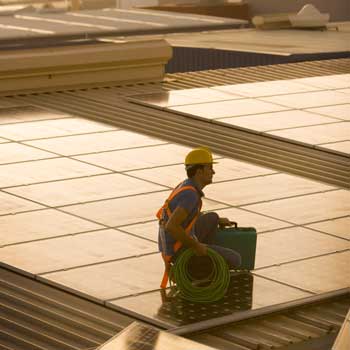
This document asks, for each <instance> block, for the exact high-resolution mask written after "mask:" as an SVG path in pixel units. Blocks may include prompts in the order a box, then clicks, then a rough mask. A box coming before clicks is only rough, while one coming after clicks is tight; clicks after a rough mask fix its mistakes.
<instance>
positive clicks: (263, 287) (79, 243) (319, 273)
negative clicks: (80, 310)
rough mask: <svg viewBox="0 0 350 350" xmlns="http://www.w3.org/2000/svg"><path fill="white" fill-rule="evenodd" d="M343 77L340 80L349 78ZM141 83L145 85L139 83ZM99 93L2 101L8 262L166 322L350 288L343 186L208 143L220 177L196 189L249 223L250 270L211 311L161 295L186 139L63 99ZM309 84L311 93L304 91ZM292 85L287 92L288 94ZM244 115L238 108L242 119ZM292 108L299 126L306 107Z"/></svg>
mask: <svg viewBox="0 0 350 350" xmlns="http://www.w3.org/2000/svg"><path fill="white" fill-rule="evenodd" d="M339 78H340V80H339V79H336V81H342V82H343V79H342V77H341V76H339ZM324 79H325V80H322V84H321V85H316V89H317V90H322V91H323V90H327V93H326V95H327V96H333V95H334V92H333V90H334V89H341V90H345V91H341V92H339V91H336V94H337V95H338V94H340V95H339V96H341V97H342V98H343V99H347V98H348V93H347V89H348V88H349V86H348V87H347V86H341V87H339V86H335V87H334V86H329V85H328V86H327V88H326V89H325V85H324V84H332V83H333V82H334V78H333V77H329V79H328V80H327V77H324ZM318 81H319V80H318ZM276 84H277V85H278V83H276ZM288 84H290V82H288ZM314 85H315V84H311V85H309V84H306V85H303V87H304V86H305V87H306V86H307V88H306V89H309V86H311V87H312V86H314ZM284 86H286V85H283V86H282V85H280V86H279V89H281V90H283V89H284ZM288 86H289V85H288ZM293 86H294V85H293ZM254 87H255V88H256V89H254ZM260 87H261V85H259V83H256V85H254V84H253V85H252V86H251V87H250V88H251V89H249V91H258V92H259V94H260V92H261V91H262V90H261V88H260ZM236 88H239V86H238V85H236ZM274 88H275V89H276V88H277V89H278V87H276V86H275V87H274ZM142 89H143V90H144V91H145V92H147V86H144V87H142ZM269 89H270V90H269V91H271V88H270V87H269ZM311 89H312V88H311ZM131 90H132V88H131ZM329 90H332V91H329ZM139 91H140V89H135V93H134V94H130V93H129V95H137V94H139V93H140V92H139ZM151 91H154V87H152V85H150V92H151ZM214 91H216V90H214ZM217 91H219V90H217ZM129 92H130V90H129ZM94 93H95V91H94V90H93V89H91V90H89V89H87V90H81V91H78V92H68V91H67V93H66V94H65V96H63V95H62V94H61V95H60V94H59V93H57V94H52V96H50V95H48V94H35V95H27V96H13V97H11V98H8V97H2V98H1V99H0V123H1V125H0V163H1V165H0V188H1V190H0V199H1V200H0V242H1V248H0V260H1V261H2V264H4V265H5V266H11V268H14V269H16V270H19V271H21V272H22V273H26V274H29V275H30V276H33V277H35V278H37V279H40V280H42V281H45V282H46V283H49V284H54V285H56V286H59V287H60V288H63V289H65V290H68V291H71V292H73V293H75V294H78V295H82V296H84V297H87V298H90V299H92V300H94V301H97V302H101V303H105V304H106V305H107V306H108V307H112V308H113V307H115V308H118V309H120V308H122V309H124V310H125V309H126V310H129V312H132V313H133V314H137V315H139V317H140V318H141V319H142V318H144V319H147V320H150V321H151V322H153V323H154V324H157V325H162V326H163V327H165V328H171V327H174V326H179V325H185V324H189V323H194V322H197V321H200V320H204V319H208V318H215V317H218V316H221V315H227V314H232V313H234V312H244V311H245V310H251V309H259V308H263V307H268V306H271V305H276V304H279V303H284V302H289V301H294V300H297V299H301V298H304V297H308V296H312V295H316V294H320V293H324V292H329V291H335V290H338V289H341V288H347V287H348V280H349V278H348V276H349V257H350V247H349V239H350V230H349V226H350V215H349V214H350V193H349V191H348V190H346V189H342V188H338V187H336V186H332V185H329V184H326V183H321V182H316V181H312V180H310V179H307V178H302V177H298V176H294V175H290V174H286V173H282V172H280V171H276V170H274V169H269V168H266V167H261V166H257V165H253V164H250V163H246V162H243V161H239V160H236V159H232V158H227V157H226V158H225V157H223V156H222V155H220V154H215V157H216V159H217V160H218V162H219V163H218V164H217V165H216V168H215V170H216V175H215V177H214V183H213V184H212V185H210V186H208V187H207V188H205V190H204V192H205V194H206V199H205V201H204V210H215V211H216V212H218V214H219V215H220V216H226V217H229V218H230V219H232V220H235V221H237V222H238V223H239V225H240V226H254V227H256V229H257V232H258V245H257V255H256V266H255V270H254V271H253V273H252V274H251V275H248V276H246V275H242V276H236V278H235V279H233V281H232V286H231V287H232V293H231V294H230V295H229V296H227V297H226V299H224V300H223V301H222V302H219V303H216V304H214V305H211V306H208V307H206V308H205V309H201V307H199V306H198V305H185V304H184V303H183V302H181V301H179V302H178V303H175V304H174V303H172V304H169V303H166V301H167V295H164V293H161V291H160V290H159V284H160V279H161V276H162V273H163V263H162V260H161V257H160V255H159V253H158V252H157V243H156V240H157V221H156V219H155V213H156V211H157V209H158V208H159V207H160V206H161V205H162V203H163V201H164V200H165V199H166V198H167V195H168V193H169V191H170V190H171V188H172V187H173V186H175V185H176V184H177V183H178V182H180V181H181V180H182V179H184V177H185V172H184V167H183V164H182V163H183V159H184V157H185V155H186V153H187V152H188V151H189V149H190V148H188V147H186V146H184V145H182V144H175V143H170V142H168V141H167V140H166V139H161V138H155V137H150V136H146V135H143V134H140V133H136V132H132V131H130V130H126V129H123V128H120V127H119V126H118V125H116V124H114V125H113V124H106V123H103V122H99V121H94V120H88V119H86V118H84V117H83V116H84V113H81V115H80V113H79V109H73V104H71V103H70V102H69V101H70V99H72V101H73V100H75V101H76V102H77V101H80V104H84V103H85V102H84V101H88V100H89V99H92V98H93V95H94ZM218 93H219V94H222V93H223V92H216V94H218ZM270 93H271V92H270ZM293 93H296V94H299V93H300V92H295V91H293ZM309 93H310V94H312V93H315V92H314V91H307V92H305V94H309ZM317 93H318V92H317ZM303 94H304V92H303ZM271 95H272V96H274V95H275V90H274V91H273V92H272V94H271ZM62 96H63V97H62ZM101 96H102V97H101ZM181 96H182V95H181ZM186 96H187V95H186ZM258 96H260V95H258ZM269 96H270V95H269ZM294 96H297V95H294V94H291V91H289V90H287V91H285V97H284V98H285V99H288V98H292V99H293V97H294ZM73 97H74V98H73ZM99 98H102V102H103V103H104V105H105V107H106V108H107V109H108V108H110V109H112V108H113V106H114V105H115V104H117V105H118V103H119V102H120V103H128V102H127V100H126V99H125V97H123V96H121V95H120V93H117V89H116V90H114V89H110V90H108V89H106V93H105V94H102V95H101V94H100V95H99ZM184 98H185V97H184ZM194 98H195V97H194ZM252 98H253V99H255V97H254V96H253V97H252ZM269 98H270V97H269ZM276 98H281V97H280V96H277V97H276ZM50 99H51V100H50ZM95 99H96V97H95ZM330 99H331V97H330ZM50 101H51V102H50ZM234 101H236V100H235V99H234V100H233V102H234ZM293 101H294V100H293ZM297 101H302V100H301V99H300V98H298V99H297ZM304 101H308V99H307V98H305V99H304ZM315 101H319V104H313V105H312V106H304V107H303V106H298V107H296V108H295V109H297V110H299V109H300V110H301V111H300V112H298V113H301V112H304V113H302V114H304V116H305V115H307V116H310V114H311V115H312V118H316V119H322V118H330V119H332V122H331V123H330V124H329V125H328V124H327V125H328V126H332V125H333V124H334V123H335V124H337V123H344V125H345V124H346V123H348V122H346V121H344V122H342V121H340V119H341V118H340V119H337V118H339V115H338V114H337V115H336V116H335V115H334V114H331V115H327V114H326V113H319V111H317V112H316V113H314V112H315V111H314V110H313V111H303V108H306V109H307V108H313V109H320V108H321V109H322V108H325V107H326V106H325V105H324V103H323V98H321V97H319V98H317V99H315ZM246 102H247V104H248V102H251V100H249V99H248V100H246ZM129 103H130V104H132V102H129ZM348 104H349V102H348V100H346V101H345V102H344V101H343V100H342V101H341V103H339V101H338V100H329V101H328V104H327V106H328V110H329V111H331V112H329V113H338V112H337V111H338V108H339V106H338V105H342V106H343V105H345V106H346V105H348ZM278 105H279V104H278ZM50 106H51V107H50ZM329 106H331V107H329ZM140 108H141V109H142V108H144V110H145V111H146V109H147V110H148V109H149V108H147V107H143V106H141V107H140ZM70 109H71V111H72V112H71V113H69V112H68V111H69V110H70ZM287 109H288V110H290V109H293V108H287ZM231 110H235V111H236V110H237V109H234V108H232V109H231ZM284 110H285V108H284ZM73 111H74V112H73ZM253 112H254V113H253V114H256V112H255V111H253ZM265 112H266V115H265V114H263V115H260V116H262V117H263V118H264V119H265V117H267V119H268V118H269V117H271V111H265ZM275 112H276V113H280V111H275ZM240 113H241V114H239V115H237V116H235V117H234V118H242V120H243V119H244V118H246V117H245V115H246V114H245V113H244V111H243V112H240ZM305 113H306V114H305ZM344 115H346V113H345V114H344ZM174 116H175V117H176V116H178V115H177V114H174ZM292 116H294V114H293V115H292V114H290V115H289V117H286V118H284V119H283V120H284V122H283V123H286V124H283V123H282V124H283V125H281V121H280V120H278V121H277V123H278V126H277V129H283V126H284V125H285V126H286V128H285V129H286V130H289V128H291V127H292V128H293V129H294V128H295V126H296V125H294V124H293V123H295V121H294V120H293V121H291V118H292ZM255 117H256V118H258V116H255ZM234 118H233V119H234ZM333 119H335V122H334V123H333ZM273 120H276V118H275V119H274V118H271V119H270V123H271V127H272V129H274V130H276V127H275V126H274V122H273ZM298 120H300V121H301V123H302V125H298V126H302V128H301V129H300V130H302V129H303V128H304V123H305V121H308V120H309V119H307V118H306V119H302V118H301V119H298ZM313 120H314V119H313ZM144 123H147V120H146V119H145V120H144ZM290 123H292V124H293V125H291V124H290ZM317 124H322V123H319V121H317ZM322 125H323V126H324V124H322ZM322 125H321V126H322ZM346 125H347V124H346ZM308 127H315V126H307V127H305V128H306V129H307V128H308ZM297 129H299V128H297ZM269 130H271V129H269ZM325 133H328V129H327V131H325ZM345 141H347V142H348V141H349V139H347V140H345ZM334 142H335V143H336V142H344V140H341V141H340V140H335V141H334ZM328 143H329V142H328ZM185 306H186V307H185Z"/></svg>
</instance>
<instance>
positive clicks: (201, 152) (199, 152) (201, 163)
mask: <svg viewBox="0 0 350 350" xmlns="http://www.w3.org/2000/svg"><path fill="white" fill-rule="evenodd" d="M214 163H216V162H214V161H213V156H212V154H211V152H210V150H208V149H205V148H196V149H194V150H192V151H191V152H190V153H188V154H187V156H186V159H185V166H186V172H187V176H188V177H189V178H193V179H194V180H195V181H196V182H197V183H198V184H199V185H200V186H201V187H202V188H203V187H204V186H206V185H208V184H210V183H212V179H213V175H214V174H215V172H214V169H213V164H214Z"/></svg>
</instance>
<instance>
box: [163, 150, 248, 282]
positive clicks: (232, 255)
mask: <svg viewBox="0 0 350 350" xmlns="http://www.w3.org/2000/svg"><path fill="white" fill-rule="evenodd" d="M214 163H216V162H214V161H213V157H212V154H211V152H210V151H209V150H208V149H204V148H197V149H194V150H192V151H191V152H189V153H188V154H187V156H186V159H185V167H186V172H187V179H186V180H185V181H183V182H182V183H181V184H179V185H178V186H177V187H176V188H175V189H174V190H173V192H172V193H171V195H170V196H169V198H168V199H167V200H166V202H165V204H164V205H163V207H162V208H160V209H159V211H158V213H157V217H158V219H159V235H158V245H159V250H160V252H161V253H162V256H163V259H164V262H165V274H164V277H163V281H162V284H161V287H162V288H165V287H166V285H167V281H168V275H167V273H168V271H169V268H170V264H171V263H173V262H175V261H176V258H177V257H178V256H179V254H181V252H182V251H183V249H186V248H192V249H193V250H194V252H195V254H196V255H197V256H205V255H207V247H210V248H211V249H213V250H215V251H216V252H217V253H219V254H220V255H221V256H223V257H224V259H225V260H226V262H227V263H228V266H229V268H230V269H234V268H237V267H239V265H240V264H241V257H240V255H239V254H238V253H237V252H235V251H233V250H232V249H229V248H224V247H221V246H217V245H213V241H214V238H215V234H216V230H217V227H218V225H219V226H221V227H225V226H231V225H232V224H231V223H230V221H229V220H228V219H227V218H220V217H219V216H218V215H217V214H216V213H213V212H212V213H206V214H203V213H201V207H202V197H203V196H204V193H203V192H202V190H203V188H204V187H205V186H207V185H209V184H211V183H212V179H213V175H214V174H215V171H214V169H213V164H214ZM200 264H201V263H199V265H200Z"/></svg>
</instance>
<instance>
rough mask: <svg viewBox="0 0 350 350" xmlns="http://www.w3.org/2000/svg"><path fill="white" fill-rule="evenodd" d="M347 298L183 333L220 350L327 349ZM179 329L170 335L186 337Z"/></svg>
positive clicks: (347, 304) (346, 304)
mask: <svg viewBox="0 0 350 350" xmlns="http://www.w3.org/2000/svg"><path fill="white" fill-rule="evenodd" d="M349 297H350V295H349V293H348V292H347V293H346V294H345V295H343V296H340V297H339V296H338V297H329V298H327V299H325V300H323V301H322V302H317V303H311V304H309V305H300V306H298V307H296V308H291V309H288V310H286V311H283V312H275V313H274V312H271V313H268V314H266V315H263V316H260V317H255V318H250V319H247V320H244V321H238V322H233V323H231V324H230V323H227V324H222V325H220V326H213V327H210V326H208V327H207V329H206V330H202V331H197V332H192V333H187V337H188V338H190V339H192V340H195V341H197V342H200V343H203V344H206V345H210V346H214V347H216V348H218V349H221V350H226V349H227V350H228V349H230V350H247V349H254V350H255V349H274V348H277V349H281V350H282V349H295V350H296V349H299V350H304V349H305V350H306V349H318V350H321V349H322V350H326V349H327V350H328V349H329V348H330V345H331V344H332V343H333V342H334V340H335V338H336V335H337V333H338V332H339V329H340V327H341V325H342V323H343V321H344V319H345V317H346V314H347V311H348V309H349V306H350V298H349ZM183 328H184V329H183V330H181V329H180V328H179V329H174V330H173V331H172V332H174V333H175V334H181V335H182V336H186V332H184V331H185V328H186V326H185V327H183ZM190 328H191V325H190V326H189V329H190Z"/></svg>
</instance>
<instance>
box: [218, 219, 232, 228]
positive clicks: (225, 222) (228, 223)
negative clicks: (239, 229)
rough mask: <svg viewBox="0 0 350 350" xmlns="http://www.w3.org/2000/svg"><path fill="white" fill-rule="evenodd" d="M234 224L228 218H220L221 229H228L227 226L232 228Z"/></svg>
mask: <svg viewBox="0 0 350 350" xmlns="http://www.w3.org/2000/svg"><path fill="white" fill-rule="evenodd" d="M232 225H233V223H232V222H231V221H230V220H229V219H228V218H219V226H220V227H226V226H232Z"/></svg>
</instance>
